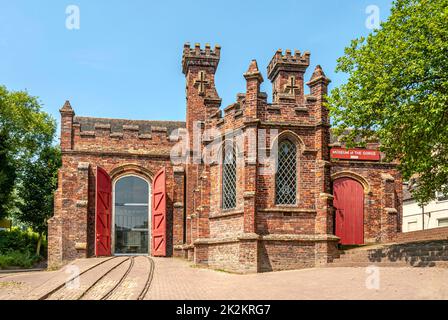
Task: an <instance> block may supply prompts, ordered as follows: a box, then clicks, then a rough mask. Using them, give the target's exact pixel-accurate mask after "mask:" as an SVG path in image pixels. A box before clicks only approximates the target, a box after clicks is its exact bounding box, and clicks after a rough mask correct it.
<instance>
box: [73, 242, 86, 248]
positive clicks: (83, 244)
mask: <svg viewBox="0 0 448 320" xmlns="http://www.w3.org/2000/svg"><path fill="white" fill-rule="evenodd" d="M75 249H76V250H87V243H85V242H75Z"/></svg>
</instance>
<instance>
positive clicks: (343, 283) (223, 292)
mask: <svg viewBox="0 0 448 320" xmlns="http://www.w3.org/2000/svg"><path fill="white" fill-rule="evenodd" d="M377 271H378V277H375V275H376V272H377ZM377 271H375V270H372V269H366V268H320V269H304V270H295V271H283V272H270V273H262V274H249V275H237V274H230V273H225V272H219V271H213V270H208V269H203V268H197V267H193V266H192V265H191V263H190V262H187V261H184V260H179V259H174V258H166V259H164V258H152V259H148V258H147V257H142V256H139V257H115V258H112V259H111V258H92V259H80V260H77V261H75V262H73V263H71V264H69V265H67V266H66V267H64V268H62V269H61V270H58V271H41V272H31V273H20V274H0V299H145V300H151V299H179V300H188V299H199V300H203V299H213V300H214V299H243V300H244V299H267V300H269V299H448V269H446V268H410V267H406V268H379V269H377ZM77 272H78V273H79V274H80V276H79V277H76V274H77ZM69 280H71V281H69ZM368 287H371V289H368Z"/></svg>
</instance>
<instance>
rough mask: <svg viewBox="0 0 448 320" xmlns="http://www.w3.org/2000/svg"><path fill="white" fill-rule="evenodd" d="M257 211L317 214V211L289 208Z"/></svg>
mask: <svg viewBox="0 0 448 320" xmlns="http://www.w3.org/2000/svg"><path fill="white" fill-rule="evenodd" d="M257 211H258V212H268V213H310V214H316V213H317V211H316V210H314V209H303V208H287V207H277V208H265V209H258V210H257Z"/></svg>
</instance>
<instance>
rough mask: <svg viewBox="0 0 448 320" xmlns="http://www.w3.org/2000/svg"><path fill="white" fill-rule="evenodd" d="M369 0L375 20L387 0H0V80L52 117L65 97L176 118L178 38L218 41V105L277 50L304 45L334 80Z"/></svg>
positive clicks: (181, 100) (89, 108) (99, 107)
mask: <svg viewBox="0 0 448 320" xmlns="http://www.w3.org/2000/svg"><path fill="white" fill-rule="evenodd" d="M68 5H77V6H78V7H79V9H80V29H79V30H68V29H67V28H66V26H65V22H66V17H67V15H66V13H65V10H66V7H67V6H68ZM368 5H377V6H378V7H379V8H380V18H381V20H382V21H384V20H385V19H386V18H387V16H388V14H389V10H390V7H391V1H390V0H367V1H364V0H332V1H331V0H308V1H302V0H283V1H281V2H280V1H231V0H227V1H220V2H217V1H210V0H201V1H144V0H128V1H124V0H72V1H63V0H39V1H35V0H28V1H25V0H14V1H12V0H8V1H7V0H0V84H3V85H5V86H6V87H7V88H8V89H10V90H22V89H27V90H28V92H29V93H30V94H32V95H35V96H38V97H39V98H40V100H41V102H42V104H43V106H44V110H45V111H47V112H49V113H50V114H51V115H53V117H55V118H56V119H57V120H58V122H59V112H58V110H59V108H60V107H61V106H62V104H63V103H64V101H65V100H66V99H69V100H70V101H71V103H72V106H73V107H74V109H75V112H76V114H77V115H85V116H97V117H110V118H130V119H154V120H184V118H185V79H184V75H183V74H182V71H181V58H182V47H183V44H184V43H185V42H190V43H191V44H192V45H194V43H195V42H199V43H201V45H202V46H203V45H204V44H205V43H206V42H208V43H211V45H212V46H214V45H215V44H220V45H221V46H222V51H221V62H220V65H219V68H218V71H217V75H216V84H217V89H218V93H219V94H220V96H221V98H222V99H223V104H222V106H223V107H225V106H227V105H228V104H230V103H232V102H233V101H234V99H235V96H236V94H237V93H238V92H244V89H245V80H244V78H243V73H244V72H245V71H246V70H247V67H248V65H249V62H250V60H251V59H257V61H258V66H259V68H260V69H261V71H262V72H263V75H264V78H265V82H264V84H263V86H262V89H263V90H264V91H266V92H267V93H268V94H269V98H268V100H269V101H270V100H271V85H270V82H269V80H267V77H266V66H267V64H268V62H269V61H270V59H271V58H272V56H273V54H274V53H275V51H276V50H277V49H278V48H282V49H287V48H289V49H292V50H294V49H298V50H301V51H302V52H303V51H306V50H308V51H310V52H311V66H310V68H309V70H308V72H307V74H306V80H308V79H309V77H310V75H311V72H312V70H313V69H314V67H315V65H316V64H320V65H322V67H323V69H324V71H325V72H326V74H327V76H328V77H330V78H331V79H332V80H333V82H332V84H331V87H330V88H333V87H334V86H337V85H339V84H341V83H342V82H343V81H344V80H345V75H343V74H335V72H334V69H335V66H336V59H337V58H338V57H339V56H341V55H342V54H343V52H344V47H345V46H347V45H348V44H349V43H350V41H351V39H354V38H357V37H359V36H362V35H367V34H368V33H369V32H371V30H369V29H368V28H366V26H365V21H366V19H367V17H368V14H366V13H365V10H366V7H367V6H368Z"/></svg>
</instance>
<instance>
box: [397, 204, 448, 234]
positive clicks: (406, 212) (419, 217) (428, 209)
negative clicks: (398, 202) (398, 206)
mask: <svg viewBox="0 0 448 320" xmlns="http://www.w3.org/2000/svg"><path fill="white" fill-rule="evenodd" d="M423 210H424V212H425V214H424V215H423V214H422V208H421V207H420V206H419V205H418V204H417V202H415V201H414V200H406V201H404V203H403V224H402V231H403V232H408V231H416V230H422V229H425V230H426V229H432V228H437V227H448V200H443V201H437V200H435V201H432V202H430V203H429V204H427V205H426V206H424V207H423ZM423 216H424V221H425V222H424V228H423Z"/></svg>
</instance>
